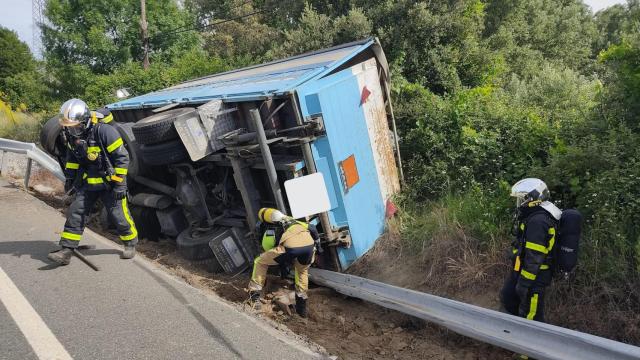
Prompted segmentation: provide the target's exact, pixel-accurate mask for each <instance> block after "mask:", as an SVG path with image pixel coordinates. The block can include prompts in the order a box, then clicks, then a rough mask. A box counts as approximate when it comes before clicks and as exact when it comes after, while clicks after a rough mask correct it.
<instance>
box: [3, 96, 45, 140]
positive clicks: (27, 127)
mask: <svg viewBox="0 0 640 360" xmlns="http://www.w3.org/2000/svg"><path fill="white" fill-rule="evenodd" d="M41 127H42V125H41V119H40V118H38V117H37V116H34V115H32V114H29V113H27V112H23V111H13V110H12V109H11V107H10V106H9V105H7V104H6V103H4V102H2V101H1V100H0V137H2V138H8V139H13V140H18V141H26V142H36V141H37V140H38V136H39V133H40V129H41Z"/></svg>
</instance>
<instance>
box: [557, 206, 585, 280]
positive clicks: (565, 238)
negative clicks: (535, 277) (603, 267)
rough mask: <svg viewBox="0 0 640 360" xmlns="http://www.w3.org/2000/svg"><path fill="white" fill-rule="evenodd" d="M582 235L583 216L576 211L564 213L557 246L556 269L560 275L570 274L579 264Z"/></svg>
mask: <svg viewBox="0 0 640 360" xmlns="http://www.w3.org/2000/svg"><path fill="white" fill-rule="evenodd" d="M581 234H582V214H580V212H579V211H578V210H575V209H567V210H564V211H562V217H560V226H559V231H558V243H557V244H556V264H557V266H556V269H557V270H558V272H560V273H565V274H566V273H570V272H571V271H573V269H574V268H575V267H576V264H577V263H578V251H579V250H580V235H581Z"/></svg>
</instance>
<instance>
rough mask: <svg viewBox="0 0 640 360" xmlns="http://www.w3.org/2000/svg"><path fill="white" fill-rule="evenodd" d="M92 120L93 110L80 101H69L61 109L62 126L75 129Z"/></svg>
mask: <svg viewBox="0 0 640 360" xmlns="http://www.w3.org/2000/svg"><path fill="white" fill-rule="evenodd" d="M90 118H91V110H89V107H88V106H87V104H86V103H85V102H84V101H82V100H80V99H71V100H67V101H65V103H64V104H62V106H61V107H60V126H70V127H73V126H78V125H80V124H86V123H87V121H88V120H89V119H90Z"/></svg>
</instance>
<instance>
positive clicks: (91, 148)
mask: <svg viewBox="0 0 640 360" xmlns="http://www.w3.org/2000/svg"><path fill="white" fill-rule="evenodd" d="M92 152H95V153H99V152H100V146H89V147H88V148H87V154H88V153H92Z"/></svg>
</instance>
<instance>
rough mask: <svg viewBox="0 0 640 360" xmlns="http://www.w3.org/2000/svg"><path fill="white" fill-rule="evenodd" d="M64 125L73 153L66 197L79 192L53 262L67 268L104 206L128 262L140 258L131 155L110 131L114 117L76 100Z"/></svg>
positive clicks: (68, 105) (67, 106)
mask: <svg viewBox="0 0 640 360" xmlns="http://www.w3.org/2000/svg"><path fill="white" fill-rule="evenodd" d="M60 114H61V118H60V125H61V126H62V127H63V131H62V134H63V135H62V136H63V137H64V138H65V141H66V144H67V147H68V151H67V157H66V164H65V169H64V170H65V176H66V182H65V191H66V192H67V193H69V192H71V191H72V190H73V189H75V190H76V196H75V199H74V201H73V203H72V204H71V206H70V207H69V209H68V213H67V221H66V223H65V225H64V230H63V231H62V233H61V234H60V246H61V248H60V249H59V250H56V251H54V252H51V253H49V255H48V258H49V259H50V260H52V261H54V262H56V263H58V264H60V265H67V264H69V261H70V259H71V256H72V255H73V252H72V249H73V248H77V247H78V245H79V243H80V239H81V238H82V233H83V231H84V228H85V226H86V224H87V220H88V217H89V214H90V213H91V210H92V208H93V206H94V204H95V203H96V201H97V200H98V199H101V200H102V203H103V204H104V206H105V208H106V209H107V211H108V213H109V215H110V218H111V221H112V222H113V223H114V224H115V226H116V230H117V232H118V235H119V236H120V240H121V241H122V242H123V244H124V251H123V252H122V256H121V257H122V258H123V259H131V258H133V257H134V256H135V246H136V244H137V242H138V231H137V230H136V227H135V224H134V223H133V219H132V217H131V213H130V212H129V208H128V205H127V180H126V177H127V172H128V166H129V153H128V152H127V149H126V148H125V147H124V143H123V141H122V138H121V137H120V135H119V134H118V131H117V130H116V129H115V128H113V127H111V126H110V125H108V124H107V123H106V122H105V121H104V120H105V119H106V120H109V119H110V117H111V114H110V113H109V112H108V111H106V110H103V111H100V112H92V111H90V110H89V108H88V107H87V104H85V103H84V102H83V101H82V100H79V99H71V100H69V101H67V102H65V103H64V104H63V105H62V107H61V108H60Z"/></svg>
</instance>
